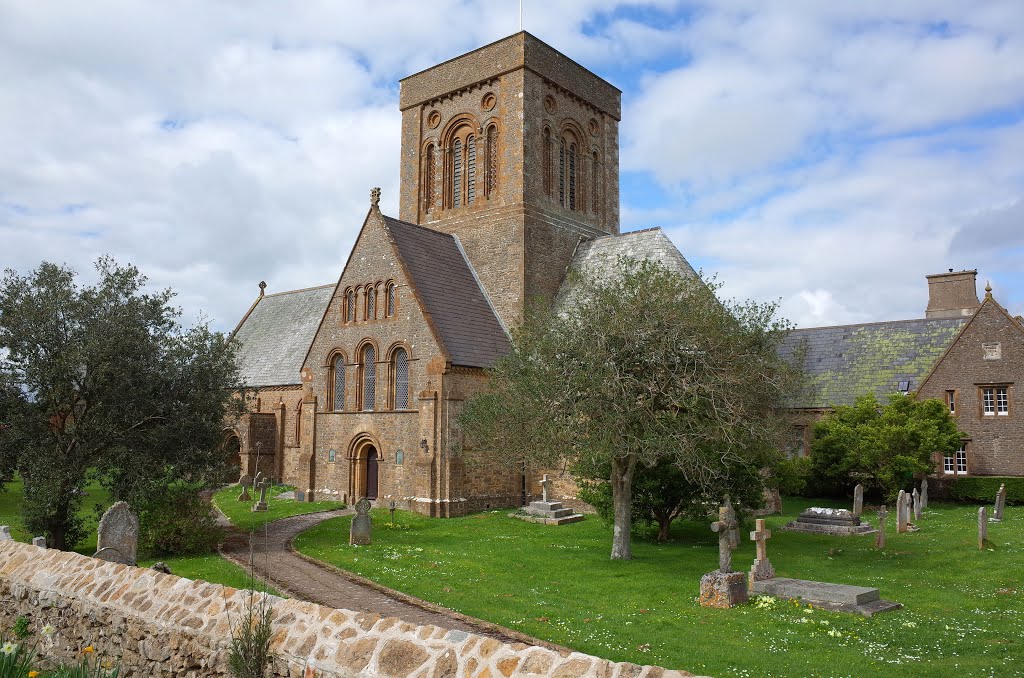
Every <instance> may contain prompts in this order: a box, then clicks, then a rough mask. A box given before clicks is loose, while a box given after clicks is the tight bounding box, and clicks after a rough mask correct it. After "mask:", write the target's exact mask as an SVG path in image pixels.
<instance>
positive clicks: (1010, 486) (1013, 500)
mask: <svg viewBox="0 0 1024 678" xmlns="http://www.w3.org/2000/svg"><path fill="white" fill-rule="evenodd" d="M1003 483H1005V484H1006V503H1007V504H1024V478H999V477H995V476H984V477H970V478H957V479H956V480H955V481H954V482H952V483H950V485H951V487H950V490H949V493H950V495H951V496H952V497H953V498H954V499H959V500H960V501H971V502H979V501H980V502H982V503H986V504H991V503H994V502H995V500H996V492H998V491H999V486H1000V485H1001V484H1003Z"/></svg>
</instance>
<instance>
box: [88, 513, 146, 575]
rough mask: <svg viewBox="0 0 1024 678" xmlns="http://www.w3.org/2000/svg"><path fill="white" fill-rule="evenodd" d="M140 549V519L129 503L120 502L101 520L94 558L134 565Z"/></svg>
mask: <svg viewBox="0 0 1024 678" xmlns="http://www.w3.org/2000/svg"><path fill="white" fill-rule="evenodd" d="M138 549H139V519H138V517H137V516H136V515H135V514H134V513H132V510H131V508H130V507H129V506H128V504H127V502H123V501H119V502H117V503H115V504H114V505H112V506H111V507H110V508H108V509H107V510H106V511H105V512H104V514H103V517H102V518H100V525H99V527H98V528H97V539H96V553H95V554H93V558H99V559H100V560H107V561H109V562H112V563H122V564H124V565H134V564H135V558H136V554H137V552H138Z"/></svg>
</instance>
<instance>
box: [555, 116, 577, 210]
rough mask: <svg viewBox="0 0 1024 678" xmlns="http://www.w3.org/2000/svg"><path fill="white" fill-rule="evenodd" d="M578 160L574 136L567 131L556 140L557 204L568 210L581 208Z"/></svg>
mask: <svg viewBox="0 0 1024 678" xmlns="http://www.w3.org/2000/svg"><path fill="white" fill-rule="evenodd" d="M580 160H581V157H580V154H579V142H578V140H577V139H576V135H575V134H573V133H572V132H569V131H567V132H566V133H565V134H563V135H562V137H561V138H560V139H559V140H558V204H559V205H561V206H562V207H567V208H568V209H570V210H577V209H580V208H581V201H580V199H579V198H580V196H579V193H580V190H579V189H580V172H579V168H580V165H581V164H582V163H581V162H580Z"/></svg>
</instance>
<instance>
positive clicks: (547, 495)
mask: <svg viewBox="0 0 1024 678" xmlns="http://www.w3.org/2000/svg"><path fill="white" fill-rule="evenodd" d="M554 482H555V481H553V480H551V479H550V478H548V474H547V473H545V474H544V477H543V478H541V479H540V491H541V497H542V501H543V502H544V503H547V502H549V501H551V485H552V484H553V483H554Z"/></svg>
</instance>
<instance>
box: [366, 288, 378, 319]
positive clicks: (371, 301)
mask: <svg viewBox="0 0 1024 678" xmlns="http://www.w3.org/2000/svg"><path fill="white" fill-rule="evenodd" d="M376 317H377V290H375V289H374V288H373V285H367V286H366V315H365V316H363V320H373V319H374V318H376Z"/></svg>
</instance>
